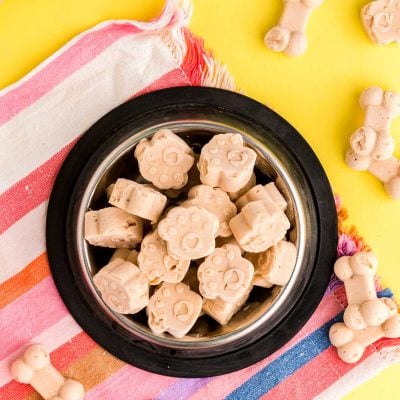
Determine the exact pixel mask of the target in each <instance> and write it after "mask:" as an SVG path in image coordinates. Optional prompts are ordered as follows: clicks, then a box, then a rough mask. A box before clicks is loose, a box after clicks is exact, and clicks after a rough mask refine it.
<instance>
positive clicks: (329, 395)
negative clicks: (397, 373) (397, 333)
mask: <svg viewBox="0 0 400 400" xmlns="http://www.w3.org/2000/svg"><path fill="white" fill-rule="evenodd" d="M388 350H389V349H385V350H384V351H388ZM338 362H342V361H340V360H339V359H338ZM393 362H394V361H393V360H391V359H390V357H388V358H383V357H382V355H381V354H380V353H379V352H375V353H374V354H372V355H371V356H370V357H368V358H367V359H366V360H365V361H363V362H362V363H361V364H359V365H357V366H356V367H354V368H353V369H352V370H351V371H349V372H348V373H347V374H346V375H343V376H342V377H341V378H340V379H338V380H337V381H336V382H334V383H333V384H332V385H331V386H329V387H328V388H327V389H326V390H324V391H323V392H321V393H320V394H319V395H318V396H316V397H315V398H314V400H338V399H341V398H342V397H344V396H345V395H346V394H348V393H350V392H351V391H352V390H353V389H354V388H356V387H357V386H359V385H361V384H362V383H364V382H366V381H367V380H369V379H371V378H373V377H374V376H376V375H378V374H379V372H381V371H383V370H384V369H385V368H387V367H388V366H389V365H390V364H391V363H393ZM330 368H333V369H335V366H331V367H330Z"/></svg>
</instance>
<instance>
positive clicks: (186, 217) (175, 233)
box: [158, 206, 219, 260]
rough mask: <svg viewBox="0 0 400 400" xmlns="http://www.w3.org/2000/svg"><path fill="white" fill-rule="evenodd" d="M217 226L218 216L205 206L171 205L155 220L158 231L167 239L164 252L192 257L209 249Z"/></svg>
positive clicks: (204, 254) (205, 253) (212, 244)
mask: <svg viewBox="0 0 400 400" xmlns="http://www.w3.org/2000/svg"><path fill="white" fill-rule="evenodd" d="M218 227H219V220H218V218H217V217H216V216H215V215H214V214H212V213H210V212H209V211H207V210H206V209H205V208H201V207H196V206H191V207H175V208H173V209H172V210H171V211H169V212H168V214H167V216H166V217H165V218H164V219H163V220H161V221H160V222H159V224H158V233H159V235H160V237H161V238H162V239H163V240H165V241H166V242H167V250H168V254H170V255H172V256H173V257H177V258H178V259H183V260H196V259H198V258H202V257H205V256H207V255H209V254H210V253H212V252H213V250H214V249H215V236H216V234H217V231H218Z"/></svg>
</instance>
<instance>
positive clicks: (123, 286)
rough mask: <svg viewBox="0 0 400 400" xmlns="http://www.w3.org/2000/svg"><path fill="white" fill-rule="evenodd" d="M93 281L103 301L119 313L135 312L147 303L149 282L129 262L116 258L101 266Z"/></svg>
mask: <svg viewBox="0 0 400 400" xmlns="http://www.w3.org/2000/svg"><path fill="white" fill-rule="evenodd" d="M93 282H94V284H95V286H96V288H97V289H98V290H99V292H100V293H101V297H102V299H103V300H104V302H105V303H106V304H107V305H108V306H109V307H110V308H111V309H112V310H114V311H116V312H118V313H121V314H135V313H137V312H139V311H140V310H142V309H143V308H144V307H146V306H147V304H149V282H148V280H147V278H146V276H145V274H144V273H143V272H142V271H140V269H139V268H138V267H137V266H136V265H134V264H132V263H131V262H128V261H125V260H122V259H120V258H116V259H114V260H112V261H111V262H109V263H108V264H107V265H106V266H105V267H103V268H102V269H101V270H100V271H99V272H98V273H97V274H96V275H95V276H94V277H93Z"/></svg>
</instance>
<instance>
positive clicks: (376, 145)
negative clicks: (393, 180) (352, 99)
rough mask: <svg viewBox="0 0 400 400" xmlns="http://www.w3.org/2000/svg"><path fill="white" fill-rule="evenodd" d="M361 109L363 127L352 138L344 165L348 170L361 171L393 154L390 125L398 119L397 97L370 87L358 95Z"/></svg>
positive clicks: (398, 100)
mask: <svg viewBox="0 0 400 400" xmlns="http://www.w3.org/2000/svg"><path fill="white" fill-rule="evenodd" d="M360 105H361V107H362V108H363V109H364V110H365V119H364V126H362V127H361V128H359V129H358V130H357V131H356V132H355V133H354V134H353V135H352V136H351V138H350V146H351V149H350V150H349V152H348V154H347V156H346V161H347V164H348V165H349V167H350V168H352V169H355V170H360V171H363V170H367V169H368V168H369V166H370V165H371V163H372V162H373V161H374V160H378V161H382V160H386V159H388V158H390V157H391V156H392V154H393V151H394V140H393V138H392V136H391V135H390V125H391V122H392V120H393V119H394V118H396V117H398V116H399V115H400V95H399V94H397V93H394V92H389V91H384V90H382V89H381V88H380V87H371V88H369V89H366V90H364V92H363V93H362V94H361V97H360ZM355 156H359V157H355Z"/></svg>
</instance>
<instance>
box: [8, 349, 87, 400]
mask: <svg viewBox="0 0 400 400" xmlns="http://www.w3.org/2000/svg"><path fill="white" fill-rule="evenodd" d="M11 375H12V377H13V378H14V379H15V380H16V381H17V382H21V383H27V384H29V385H31V386H32V387H33V389H35V390H36V391H37V392H38V393H39V395H40V396H42V397H43V398H44V399H49V400H82V399H83V397H84V395H85V390H84V388H83V386H82V384H81V383H80V382H78V381H76V380H74V379H66V378H64V377H63V376H62V375H61V374H60V372H58V371H57V370H56V369H55V368H54V366H53V365H52V364H51V361H50V354H49V352H48V351H47V349H46V348H45V347H44V346H42V345H41V344H33V345H31V346H29V347H28V348H27V349H26V350H25V353H24V355H23V356H22V357H20V358H18V359H17V360H15V361H14V362H13V364H12V366H11Z"/></svg>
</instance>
